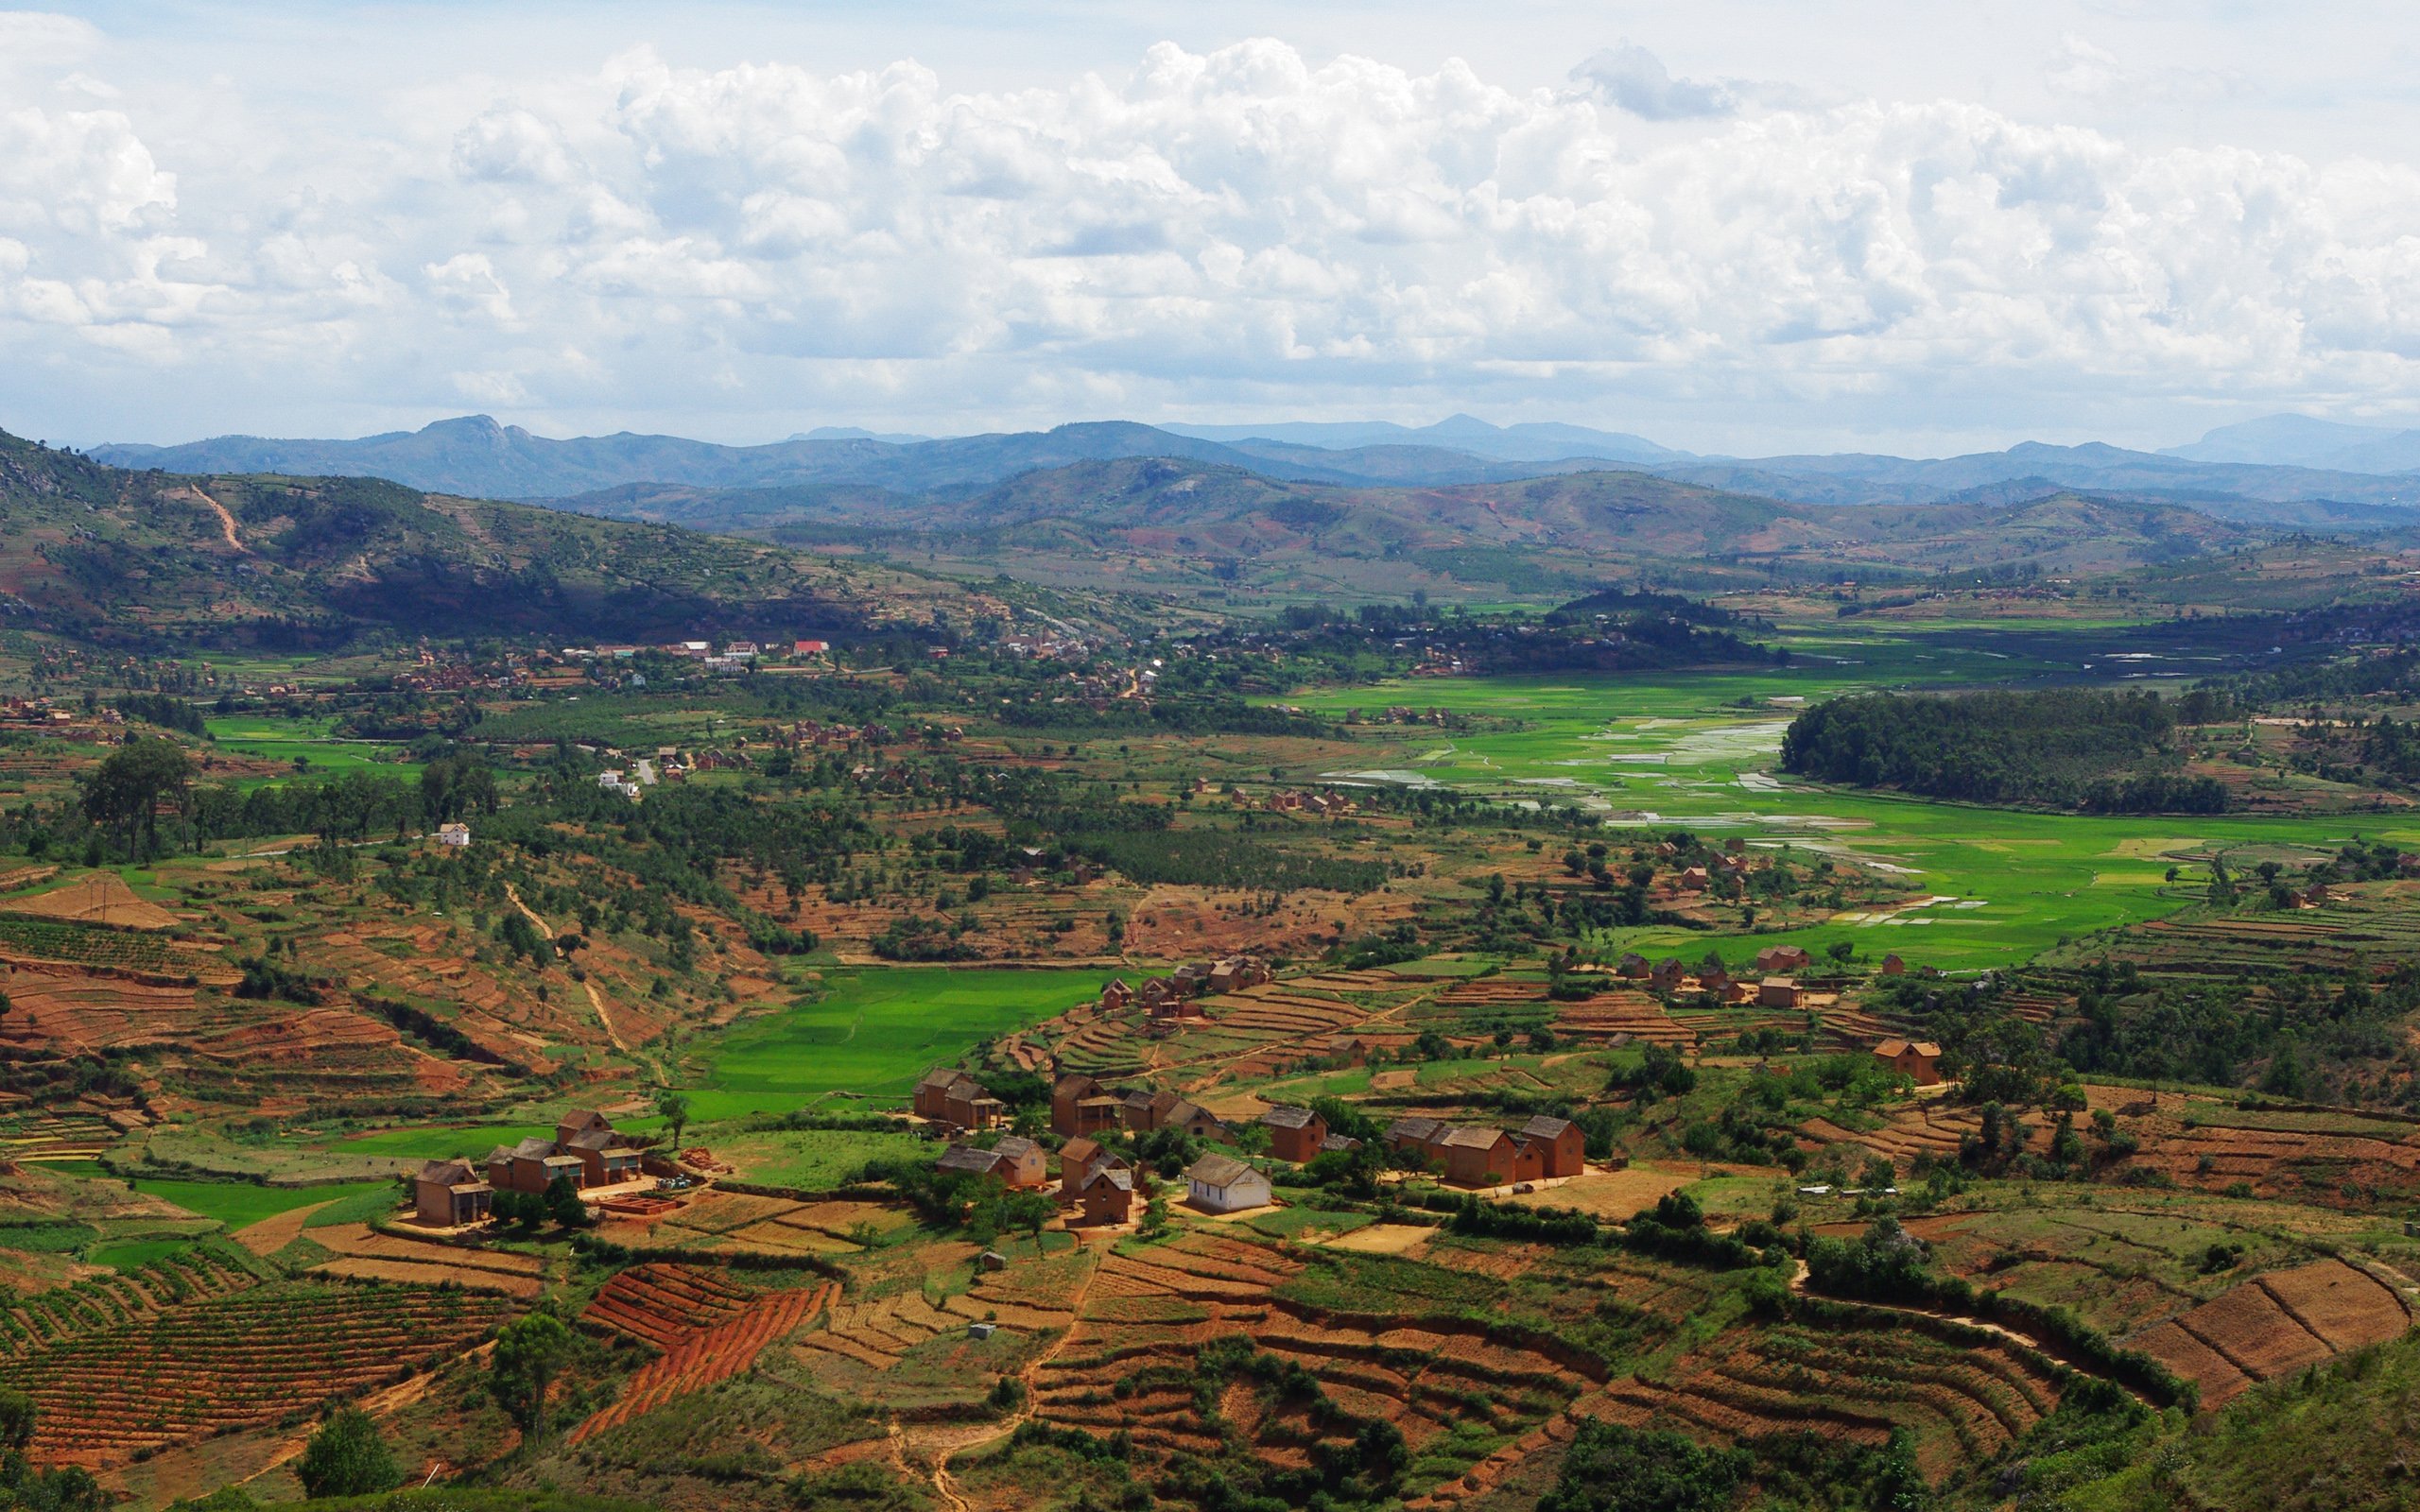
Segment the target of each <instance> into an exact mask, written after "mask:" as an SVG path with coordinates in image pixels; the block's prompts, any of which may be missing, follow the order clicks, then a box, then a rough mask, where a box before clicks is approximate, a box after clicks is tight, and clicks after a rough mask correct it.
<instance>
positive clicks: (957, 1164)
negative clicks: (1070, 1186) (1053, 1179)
mask: <svg viewBox="0 0 2420 1512" xmlns="http://www.w3.org/2000/svg"><path fill="white" fill-rule="evenodd" d="M933 1166H934V1169H936V1170H941V1171H956V1172H959V1173H961V1174H963V1175H966V1176H992V1177H999V1178H1000V1181H1001V1182H1002V1184H1004V1185H1005V1186H1007V1187H1008V1188H1010V1189H1011V1191H1026V1190H1031V1189H1039V1188H1043V1187H1047V1186H1048V1185H1049V1184H1050V1170H1049V1165H1048V1161H1047V1159H1046V1157H1045V1155H1044V1154H1043V1149H1042V1146H1041V1145H1039V1144H1036V1143H1034V1142H1033V1141H1031V1140H1029V1139H1021V1138H1019V1137H1017V1136H1016V1135H1013V1134H1011V1135H1010V1136H1009V1137H1008V1138H1007V1139H1004V1140H1002V1141H1001V1142H1000V1143H997V1144H994V1145H993V1146H992V1147H991V1148H990V1149H988V1150H980V1149H977V1148H976V1147H975V1146H974V1145H972V1144H953V1145H951V1146H950V1147H949V1148H948V1149H946V1150H944V1151H942V1157H941V1159H940V1160H936V1161H934V1162H933Z"/></svg>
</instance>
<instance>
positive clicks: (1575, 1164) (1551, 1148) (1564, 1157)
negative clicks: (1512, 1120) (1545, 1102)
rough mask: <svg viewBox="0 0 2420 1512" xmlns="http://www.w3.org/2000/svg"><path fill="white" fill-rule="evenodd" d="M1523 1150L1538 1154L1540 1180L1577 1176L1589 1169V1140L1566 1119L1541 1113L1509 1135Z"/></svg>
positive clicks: (1577, 1126) (1575, 1125)
mask: <svg viewBox="0 0 2420 1512" xmlns="http://www.w3.org/2000/svg"><path fill="white" fill-rule="evenodd" d="M1513 1138H1514V1139H1515V1140H1517V1141H1519V1142H1520V1143H1521V1144H1522V1146H1523V1148H1524V1149H1534V1150H1536V1151H1537V1152H1538V1162H1539V1170H1538V1173H1537V1174H1538V1175H1539V1176H1541V1177H1563V1176H1578V1175H1580V1174H1581V1173H1582V1172H1583V1171H1585V1170H1587V1169H1588V1137H1587V1136H1586V1135H1585V1134H1582V1132H1581V1131H1580V1125H1577V1124H1575V1123H1573V1122H1571V1120H1569V1119H1567V1118H1548V1117H1547V1116H1546V1115H1545V1114H1544V1113H1540V1114H1539V1115H1538V1116H1537V1117H1535V1118H1532V1119H1530V1121H1529V1122H1528V1123H1526V1124H1524V1125H1521V1126H1520V1127H1519V1128H1517V1129H1515V1130H1513Z"/></svg>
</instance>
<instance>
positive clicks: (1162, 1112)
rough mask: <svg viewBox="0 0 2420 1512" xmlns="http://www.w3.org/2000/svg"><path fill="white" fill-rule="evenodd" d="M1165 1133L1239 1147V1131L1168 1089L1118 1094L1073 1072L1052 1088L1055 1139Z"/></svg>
mask: <svg viewBox="0 0 2420 1512" xmlns="http://www.w3.org/2000/svg"><path fill="white" fill-rule="evenodd" d="M1163 1128H1181V1129H1183V1130H1184V1131H1185V1133H1187V1134H1189V1135H1191V1136H1192V1137H1193V1138H1195V1139H1197V1140H1210V1141H1214V1142H1216V1143H1220V1144H1232V1143H1235V1131H1234V1130H1232V1129H1230V1128H1229V1127H1228V1126H1227V1123H1226V1121H1225V1120H1224V1119H1222V1118H1220V1117H1219V1115H1218V1114H1216V1113H1214V1112H1212V1111H1210V1110H1209V1109H1208V1108H1203V1107H1202V1106H1201V1104H1199V1103H1194V1102H1188V1101H1187V1100H1185V1099H1184V1098H1183V1097H1180V1096H1178V1095H1177V1094H1176V1093H1175V1092H1172V1091H1168V1090H1167V1089H1166V1088H1161V1089H1160V1090H1158V1091H1143V1090H1142V1089H1140V1088H1133V1089H1129V1090H1126V1091H1111V1090H1110V1089H1109V1088H1107V1087H1104V1086H1102V1085H1101V1084H1100V1082H1099V1081H1098V1080H1096V1079H1095V1078H1093V1077H1091V1076H1087V1075H1084V1074H1081V1073H1080V1072H1070V1073H1069V1074H1066V1075H1063V1076H1062V1077H1060V1078H1059V1079H1058V1080H1057V1081H1056V1082H1053V1083H1052V1084H1051V1087H1050V1131H1051V1132H1052V1133H1054V1134H1060V1135H1063V1136H1066V1137H1069V1138H1089V1137H1090V1136H1092V1135H1095V1134H1099V1133H1104V1132H1106V1131H1108V1130H1112V1129H1119V1130H1123V1131H1124V1132H1126V1133H1129V1134H1149V1133H1150V1132H1152V1131H1153V1130H1155V1129H1163Z"/></svg>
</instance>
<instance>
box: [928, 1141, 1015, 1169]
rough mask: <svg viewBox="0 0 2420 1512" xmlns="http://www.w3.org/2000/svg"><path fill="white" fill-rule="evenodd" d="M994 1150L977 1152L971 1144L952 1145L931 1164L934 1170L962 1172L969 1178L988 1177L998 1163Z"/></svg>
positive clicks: (997, 1153) (997, 1156)
mask: <svg viewBox="0 0 2420 1512" xmlns="http://www.w3.org/2000/svg"><path fill="white" fill-rule="evenodd" d="M999 1160H1000V1156H999V1152H998V1151H996V1150H978V1149H977V1148H976V1147H975V1146H973V1145H972V1144H953V1145H951V1146H950V1147H949V1148H948V1149H946V1150H943V1151H942V1158H941V1159H940V1160H935V1161H934V1162H933V1166H934V1168H935V1169H936V1170H942V1171H963V1172H966V1173H967V1174H968V1175H970V1176H984V1175H988V1174H989V1173H990V1172H991V1170H992V1168H993V1167H994V1166H995V1165H997V1164H998V1163H999Z"/></svg>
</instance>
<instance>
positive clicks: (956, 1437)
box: [891, 1260, 1100, 1512]
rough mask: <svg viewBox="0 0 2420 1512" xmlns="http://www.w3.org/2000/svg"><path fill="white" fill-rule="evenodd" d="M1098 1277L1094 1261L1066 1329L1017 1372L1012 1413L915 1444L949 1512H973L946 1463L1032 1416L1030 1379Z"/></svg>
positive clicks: (1057, 1345) (1053, 1352)
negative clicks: (927, 1457) (1020, 1393)
mask: <svg viewBox="0 0 2420 1512" xmlns="http://www.w3.org/2000/svg"><path fill="white" fill-rule="evenodd" d="M1099 1274H1100V1263H1099V1262H1098V1260H1096V1261H1095V1262H1094V1263H1093V1267H1092V1269H1090V1270H1088V1271H1086V1272H1084V1278H1083V1280H1080V1281H1078V1282H1077V1283H1076V1290H1075V1294H1074V1296H1073V1297H1070V1298H1069V1299H1068V1308H1069V1311H1070V1314H1071V1316H1070V1318H1069V1321H1068V1325H1067V1327H1066V1328H1065V1329H1064V1330H1063V1331H1062V1332H1061V1333H1060V1335H1059V1337H1058V1338H1057V1340H1055V1341H1054V1342H1053V1343H1052V1344H1051V1346H1050V1348H1049V1349H1046V1350H1044V1351H1043V1352H1042V1353H1040V1354H1037V1355H1035V1356H1034V1357H1033V1358H1032V1359H1030V1360H1028V1361H1027V1362H1026V1363H1025V1366H1023V1368H1021V1369H1019V1370H1018V1371H1017V1380H1018V1382H1019V1383H1021V1384H1022V1385H1023V1386H1024V1387H1025V1400H1023V1401H1021V1402H1019V1403H1018V1404H1017V1410H1016V1411H1014V1412H1012V1413H1011V1414H1010V1415H1009V1416H1008V1417H1004V1418H1002V1419H1001V1420H1000V1421H998V1422H996V1423H977V1424H973V1425H971V1426H970V1425H960V1424H953V1425H949V1426H948V1427H945V1428H943V1429H942V1431H941V1432H940V1433H937V1434H934V1435H927V1437H926V1438H925V1441H924V1442H923V1443H920V1444H919V1445H918V1448H919V1449H922V1450H925V1451H927V1452H930V1453H931V1454H932V1460H933V1477H932V1479H933V1490H934V1491H935V1492H936V1493H937V1494H939V1495H940V1497H941V1499H942V1501H943V1502H945V1503H948V1504H949V1507H950V1512H973V1508H974V1503H970V1502H969V1501H967V1500H966V1498H965V1497H964V1496H963V1495H962V1494H960V1493H959V1489H958V1482H957V1480H956V1479H955V1478H954V1477H953V1476H951V1474H950V1472H949V1462H950V1460H951V1459H952V1458H953V1457H954V1456H956V1455H959V1454H963V1453H965V1452H967V1451H969V1450H974V1449H980V1448H982V1447H983V1446H984V1445H986V1444H995V1443H998V1442H999V1441H1000V1440H1001V1439H1003V1438H1006V1437H1008V1436H1009V1435H1011V1434H1013V1433H1015V1432H1016V1431H1017V1430H1018V1429H1019V1428H1021V1427H1023V1426H1024V1425H1025V1421H1026V1419H1027V1418H1029V1417H1032V1416H1033V1414H1034V1378H1035V1377H1036V1376H1037V1375H1039V1374H1040V1373H1041V1370H1042V1367H1043V1366H1045V1365H1047V1364H1048V1363H1050V1362H1051V1361H1052V1360H1054V1359H1057V1358H1058V1356H1059V1352H1060V1351H1061V1350H1063V1349H1065V1348H1066V1347H1067V1341H1068V1340H1069V1339H1071V1338H1073V1337H1074V1336H1075V1332H1076V1324H1075V1319H1076V1317H1079V1316H1080V1315H1081V1314H1082V1313H1083V1308H1084V1297H1085V1295H1086V1294H1087V1293H1089V1292H1090V1291H1091V1290H1092V1285H1093V1278H1094V1277H1095V1276H1098V1275H1099ZM898 1432H899V1430H898V1427H897V1425H896V1424H893V1426H892V1428H891V1433H892V1434H893V1435H897V1434H898Z"/></svg>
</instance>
